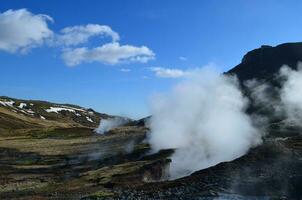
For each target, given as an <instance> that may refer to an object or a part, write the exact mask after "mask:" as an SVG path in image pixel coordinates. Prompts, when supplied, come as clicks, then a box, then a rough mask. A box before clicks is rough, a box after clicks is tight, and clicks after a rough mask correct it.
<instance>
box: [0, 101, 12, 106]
mask: <svg viewBox="0 0 302 200" xmlns="http://www.w3.org/2000/svg"><path fill="white" fill-rule="evenodd" d="M14 103H15V102H14V101H0V104H2V105H3V106H10V107H13V105H14Z"/></svg>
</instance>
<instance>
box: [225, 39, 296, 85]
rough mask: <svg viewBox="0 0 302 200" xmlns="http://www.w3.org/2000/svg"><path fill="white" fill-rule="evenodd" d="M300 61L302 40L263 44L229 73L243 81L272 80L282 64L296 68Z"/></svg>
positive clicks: (250, 52) (248, 54) (249, 53)
mask: <svg viewBox="0 0 302 200" xmlns="http://www.w3.org/2000/svg"><path fill="white" fill-rule="evenodd" d="M299 61H302V42H297V43H285V44H280V45H278V46H276V47H272V46H268V45H263V46H261V47H260V48H258V49H254V50H252V51H249V52H248V53H247V54H246V55H245V56H244V57H243V58H242V61H241V63H240V64H238V65H237V66H235V67H234V68H233V69H231V70H230V71H228V72H227V73H229V74H235V75H237V77H238V78H239V80H241V81H246V80H250V79H254V78H257V79H264V80H270V79H272V78H273V76H274V75H275V74H276V72H278V71H279V69H280V67H281V66H282V65H288V66H290V67H291V68H293V69H296V68H297V63H298V62H299Z"/></svg>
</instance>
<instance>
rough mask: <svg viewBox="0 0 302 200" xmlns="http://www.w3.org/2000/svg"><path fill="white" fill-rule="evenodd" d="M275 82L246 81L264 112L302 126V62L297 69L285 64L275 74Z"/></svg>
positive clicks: (252, 95) (253, 99)
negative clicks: (277, 83)
mask: <svg viewBox="0 0 302 200" xmlns="http://www.w3.org/2000/svg"><path fill="white" fill-rule="evenodd" d="M275 82H279V85H277V86H273V84H272V83H264V82H263V81H261V80H255V79H253V80H249V81H246V82H245V83H244V85H245V86H246V87H247V89H248V91H249V93H250V98H251V99H252V101H253V104H254V105H257V106H258V108H260V109H261V112H262V114H269V116H266V117H267V118H271V119H276V118H279V119H283V120H284V119H285V121H284V122H286V123H285V125H295V126H301V122H302V64H301V63H298V66H297V70H294V69H291V68H290V67H288V66H286V65H284V66H283V67H281V68H280V71H279V72H278V73H277V74H275Z"/></svg>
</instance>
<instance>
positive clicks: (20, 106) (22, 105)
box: [18, 103, 27, 109]
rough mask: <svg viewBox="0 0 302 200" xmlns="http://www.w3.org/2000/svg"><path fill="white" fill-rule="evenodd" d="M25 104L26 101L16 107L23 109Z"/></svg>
mask: <svg viewBox="0 0 302 200" xmlns="http://www.w3.org/2000/svg"><path fill="white" fill-rule="evenodd" d="M25 106H27V104H26V103H20V105H19V106H18V107H19V108H21V109H23V108H24V107H25Z"/></svg>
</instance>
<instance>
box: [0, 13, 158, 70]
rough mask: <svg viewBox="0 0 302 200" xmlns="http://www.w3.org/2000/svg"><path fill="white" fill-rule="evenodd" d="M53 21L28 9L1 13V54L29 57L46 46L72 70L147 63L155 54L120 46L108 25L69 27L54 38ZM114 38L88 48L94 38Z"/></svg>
mask: <svg viewBox="0 0 302 200" xmlns="http://www.w3.org/2000/svg"><path fill="white" fill-rule="evenodd" d="M49 21H51V22H52V21H53V19H52V18H51V17H50V16H48V15H42V14H37V15H36V14H33V13H31V12H29V11H28V10H26V9H19V10H7V11H5V12H3V13H0V50H2V51H6V52H10V53H26V52H27V51H29V50H30V49H32V48H35V47H38V46H42V45H43V44H45V43H46V41H47V44H48V45H49V46H51V47H57V48H58V47H60V48H61V49H62V56H61V57H62V58H63V60H64V62H65V63H66V64H67V65H69V66H74V65H78V64H81V63H91V62H101V63H105V64H110V65H115V64H119V63H121V62H140V63H146V62H148V61H149V60H151V59H154V58H155V54H154V53H153V51H152V50H151V49H149V48H148V47H146V46H133V45H121V44H120V43H119V40H120V37H119V34H118V33H117V32H115V31H113V30H112V29H111V27H109V26H107V25H99V24H87V25H79V26H69V27H66V28H64V29H62V30H61V32H60V33H58V34H55V33H53V31H52V30H50V29H49V27H48V22H49ZM96 36H98V37H104V36H108V37H110V38H111V41H110V42H109V43H105V44H103V45H101V46H96V47H92V48H90V47H88V46H87V42H88V41H89V40H90V39H91V38H92V37H96Z"/></svg>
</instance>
